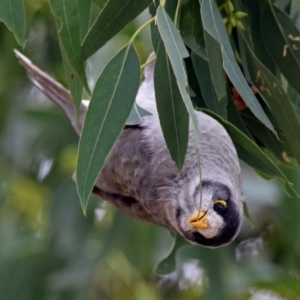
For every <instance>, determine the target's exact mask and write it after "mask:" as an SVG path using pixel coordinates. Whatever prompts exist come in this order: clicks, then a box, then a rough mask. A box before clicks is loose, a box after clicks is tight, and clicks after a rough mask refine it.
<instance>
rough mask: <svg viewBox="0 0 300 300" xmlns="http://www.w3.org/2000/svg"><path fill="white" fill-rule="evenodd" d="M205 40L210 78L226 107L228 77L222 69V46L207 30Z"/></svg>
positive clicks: (219, 99)
mask: <svg viewBox="0 0 300 300" xmlns="http://www.w3.org/2000/svg"><path fill="white" fill-rule="evenodd" d="M204 39H205V46H206V53H207V57H208V63H209V69H210V76H211V79H212V83H213V87H214V90H215V92H216V95H217V100H218V101H219V102H223V106H224V107H226V104H227V92H226V77H225V73H224V71H223V68H222V53H221V49H220V45H219V43H218V42H217V41H216V40H215V39H214V38H213V37H212V36H211V35H210V34H209V33H208V32H207V31H206V30H204ZM225 111H226V109H225Z"/></svg>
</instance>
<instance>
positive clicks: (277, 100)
mask: <svg viewBox="0 0 300 300" xmlns="http://www.w3.org/2000/svg"><path fill="white" fill-rule="evenodd" d="M248 51H249V56H248V58H249V72H250V76H251V78H252V80H253V82H254V83H255V86H256V87H257V89H258V92H259V94H260V95H261V97H262V98H263V99H264V101H265V102H266V103H267V104H268V106H269V108H270V110H271V112H272V114H273V116H274V118H275V119H276V122H277V123H278V125H279V126H280V129H281V130H282V132H283V133H284V135H285V137H286V139H287V141H288V143H289V146H290V147H291V150H292V151H293V154H294V157H295V158H296V159H297V161H298V163H299V164H300V151H299V149H300V135H299V132H300V123H299V119H298V117H297V115H296V113H295V110H294V107H293V105H292V104H291V101H290V100H289V98H288V96H287V95H286V93H285V91H284V89H283V88H282V87H281V84H280V82H279V81H278V80H277V78H276V77H275V76H274V75H273V74H272V73H271V72H270V71H269V70H268V69H267V68H266V67H265V66H264V65H263V64H262V63H261V62H260V61H259V60H258V59H257V57H256V56H255V55H254V53H253V51H252V50H251V49H250V47H248Z"/></svg>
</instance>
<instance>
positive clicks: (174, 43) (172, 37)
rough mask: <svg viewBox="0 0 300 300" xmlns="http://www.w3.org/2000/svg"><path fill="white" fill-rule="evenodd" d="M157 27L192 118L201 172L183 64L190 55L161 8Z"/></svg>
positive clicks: (194, 120) (197, 136)
mask: <svg viewBox="0 0 300 300" xmlns="http://www.w3.org/2000/svg"><path fill="white" fill-rule="evenodd" d="M157 27H158V31H159V33H160V35H161V38H162V41H163V43H164V45H165V49H166V52H167V54H168V57H169V59H170V63H171V65H172V68H173V71H174V75H175V77H176V80H177V85H178V88H179V91H180V94H181V97H182V99H183V101H184V104H185V106H186V108H187V111H188V113H189V115H190V117H191V121H192V126H193V132H194V137H195V146H196V149H197V153H198V167H199V172H200V149H199V145H200V131H199V127H198V119H197V116H196V114H195V111H194V107H193V104H192V101H191V99H190V96H189V94H188V92H187V88H188V81H187V76H186V72H185V67H184V62H183V58H185V57H188V56H189V53H188V51H187V50H186V48H185V45H184V43H183V41H182V39H181V36H180V34H179V32H178V31H177V28H176V27H175V25H174V23H173V22H172V20H171V19H170V17H169V16H168V14H167V12H166V11H165V10H164V8H163V7H161V6H159V7H158V9H157ZM200 177H201V176H200Z"/></svg>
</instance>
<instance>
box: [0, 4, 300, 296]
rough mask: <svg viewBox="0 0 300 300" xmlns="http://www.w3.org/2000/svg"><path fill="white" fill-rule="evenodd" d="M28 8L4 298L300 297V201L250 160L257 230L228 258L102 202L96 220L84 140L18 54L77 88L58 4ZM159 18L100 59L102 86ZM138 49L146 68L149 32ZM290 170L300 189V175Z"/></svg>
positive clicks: (7, 81)
mask: <svg viewBox="0 0 300 300" xmlns="http://www.w3.org/2000/svg"><path fill="white" fill-rule="evenodd" d="M99 2H101V1H99ZM26 9H27V20H28V24H27V25H28V26H27V34H26V36H27V37H28V38H27V41H26V43H25V45H24V47H23V48H22V49H20V47H19V46H18V45H17V43H16V42H15V39H14V36H13V34H12V33H11V32H9V31H8V30H7V28H6V27H5V26H4V25H3V24H2V23H0V299H1V300H2V299H3V300H10V299H14V300H15V299H22V300H23V299H24V300H25V299H47V300H52V299H92V300H93V299H101V300H102V299H103V300H106V299H107V300H109V299H113V300H115V299H116V300H117V299H125V300H126V299H143V300H161V299H174V300H181V299H252V300H254V299H255V300H260V299H262V300H264V299H266V300H267V299H272V300H277V299H300V282H299V276H300V251H299V249H300V238H299V237H300V217H299V214H300V201H299V199H293V198H288V197H287V195H285V194H283V192H282V190H281V188H280V186H279V185H278V184H277V183H276V182H274V181H265V180H263V179H261V178H260V177H259V176H258V175H257V174H256V173H254V172H253V171H252V170H251V169H250V168H249V167H247V166H246V165H244V164H242V166H243V173H244V175H243V178H244V192H245V197H246V202H247V204H248V208H249V212H250V215H251V217H252V223H253V224H250V222H249V221H247V220H245V221H244V225H243V228H242V231H241V233H240V234H239V236H238V237H237V239H236V240H235V241H234V242H233V243H232V244H230V245H229V246H226V247H223V248H220V249H217V250H210V249H204V248H200V247H197V246H191V245H189V244H187V243H185V242H184V241H182V240H181V239H178V240H177V241H176V243H175V247H174V249H173V252H172V253H171V255H169V253H170V251H171V248H172V247H173V246H174V240H173V237H172V236H171V234H170V233H169V232H168V231H167V230H165V229H162V228H158V227H154V226H152V225H148V224H144V223H142V222H139V221H135V220H133V219H132V218H130V217H128V216H126V215H125V214H123V213H120V212H119V211H117V210H116V209H115V208H113V207H112V206H111V205H109V204H106V203H104V202H103V201H101V200H99V199H97V198H92V199H91V201H90V205H89V208H88V213H87V217H84V215H83V213H82V210H81V207H80V202H79V199H78V196H77V192H76V187H75V184H74V182H73V181H72V179H71V177H72V174H73V172H74V170H75V164H76V148H77V143H78V136H77V135H76V134H75V132H74V131H73V129H72V127H71V125H70V124H69V121H68V120H67V119H66V117H65V116H64V115H63V114H62V113H61V112H60V111H59V110H58V109H57V108H56V107H53V105H52V104H51V103H50V102H49V101H48V100H47V99H46V98H45V97H44V96H43V95H41V94H40V93H39V91H38V90H36V89H35V88H33V85H32V84H31V83H30V81H29V80H28V78H27V77H26V74H25V71H24V70H23V69H22V67H21V66H19V65H18V63H17V60H16V58H15V56H14V54H13V49H14V48H17V49H19V50H20V51H21V52H23V53H24V54H25V55H26V56H28V57H29V58H30V59H32V60H33V62H34V63H35V64H37V65H38V66H39V67H40V68H41V69H43V70H45V71H46V72H47V73H49V74H50V75H51V76H53V77H55V78H56V79H57V80H59V81H60V82H62V83H63V84H65V82H66V79H65V73H64V69H63V64H62V58H61V56H60V50H59V45H58V39H57V33H56V27H55V22H54V19H53V17H52V15H51V13H50V9H49V5H48V1H46V0H44V1H43V0H28V1H26ZM97 10H99V8H98V7H97V6H96V5H95V15H96V13H97ZM147 18H148V13H147V12H145V13H144V14H143V15H141V16H140V17H139V18H138V19H137V20H136V21H135V22H134V23H132V24H130V25H129V26H127V27H126V28H125V29H124V30H123V31H122V32H121V33H120V34H119V35H118V36H117V37H115V38H114V39H113V40H112V41H110V42H109V43H107V44H106V45H105V46H104V47H103V48H102V49H101V50H100V51H98V52H97V53H96V54H95V55H94V56H93V57H91V58H90V59H89V61H88V63H87V70H88V75H89V84H90V86H91V87H92V86H93V84H94V82H95V80H96V79H97V77H98V75H99V74H100V73H101V71H102V69H103V67H104V66H105V64H106V63H107V61H108V60H109V58H111V57H112V56H113V55H114V54H115V53H116V52H117V51H118V50H119V49H120V47H121V46H122V45H124V44H125V43H126V42H127V41H128V39H129V38H130V37H131V36H132V34H133V32H134V31H135V30H136V29H137V28H138V27H139V26H140V25H141V24H143V23H144V21H145V20H146V19H147ZM136 47H137V50H138V53H139V55H140V60H141V62H144V61H145V60H146V58H147V56H148V54H149V53H150V52H151V51H152V50H151V43H150V38H149V32H147V31H145V32H144V33H143V34H142V35H140V37H139V40H137V43H136ZM288 172H289V175H290V178H291V180H293V182H296V183H297V184H296V185H297V186H296V188H297V190H298V191H299V192H300V188H299V184H298V182H299V172H296V171H293V170H292V169H291V170H288ZM168 255H169V256H168ZM165 257H168V258H167V259H166V260H164V261H163V263H161V264H159V262H161V261H162V260H163V259H164V258H165ZM158 264H159V265H158ZM157 266H158V267H157Z"/></svg>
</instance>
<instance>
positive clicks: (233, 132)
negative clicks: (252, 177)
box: [203, 110, 288, 182]
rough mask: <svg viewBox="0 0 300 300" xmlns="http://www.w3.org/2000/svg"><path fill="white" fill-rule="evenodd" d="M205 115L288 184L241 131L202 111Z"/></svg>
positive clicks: (216, 116)
mask: <svg viewBox="0 0 300 300" xmlns="http://www.w3.org/2000/svg"><path fill="white" fill-rule="evenodd" d="M203 112H205V113H206V114H208V115H210V116H212V117H213V118H214V119H216V120H217V121H218V122H219V123H221V124H222V125H223V126H224V128H225V129H226V131H227V132H228V134H229V135H230V137H231V138H232V140H233V141H234V142H235V143H236V144H238V145H240V146H241V147H243V148H244V149H245V150H246V151H248V152H249V153H250V154H251V155H253V157H254V158H255V159H257V160H258V161H260V163H262V164H263V165H264V166H265V167H266V168H267V169H268V170H270V172H272V173H273V174H274V175H275V176H276V177H277V178H278V179H282V180H284V181H286V182H288V179H287V178H286V177H285V175H284V174H283V173H282V171H281V170H280V169H279V168H278V167H277V166H276V165H275V164H274V163H273V161H272V160H271V159H270V158H269V157H268V156H267V155H266V154H265V152H264V151H262V150H261V149H260V148H259V147H258V146H257V145H256V144H255V143H254V142H253V141H252V140H251V139H250V138H249V137H247V136H246V135H245V134H244V133H243V132H242V131H240V130H239V129H238V128H236V127H235V126H234V125H232V124H231V123H230V122H228V121H226V120H224V119H222V118H220V117H219V116H218V115H216V114H214V113H212V112H211V111H208V110H203Z"/></svg>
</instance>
